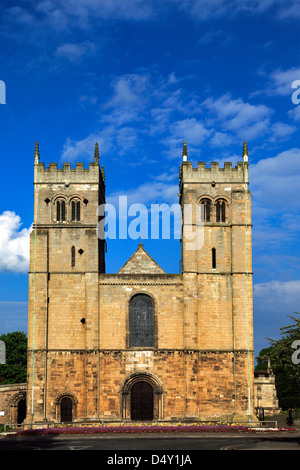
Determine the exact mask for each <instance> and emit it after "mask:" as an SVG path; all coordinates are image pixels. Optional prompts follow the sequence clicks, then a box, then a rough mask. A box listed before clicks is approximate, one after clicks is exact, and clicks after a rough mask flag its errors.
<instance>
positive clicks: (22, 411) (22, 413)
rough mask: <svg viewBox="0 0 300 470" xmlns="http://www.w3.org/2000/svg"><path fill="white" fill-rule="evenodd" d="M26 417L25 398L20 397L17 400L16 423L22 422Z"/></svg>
mask: <svg viewBox="0 0 300 470" xmlns="http://www.w3.org/2000/svg"><path fill="white" fill-rule="evenodd" d="M25 418H26V398H21V400H19V402H18V412H17V424H21V423H23V421H24V419H25Z"/></svg>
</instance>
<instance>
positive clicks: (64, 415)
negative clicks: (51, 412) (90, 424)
mask: <svg viewBox="0 0 300 470" xmlns="http://www.w3.org/2000/svg"><path fill="white" fill-rule="evenodd" d="M72 404H73V403H72V399H71V398H70V397H64V398H62V400H61V402H60V420H61V422H62V423H71V422H72Z"/></svg>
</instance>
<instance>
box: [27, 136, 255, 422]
mask: <svg viewBox="0 0 300 470" xmlns="http://www.w3.org/2000/svg"><path fill="white" fill-rule="evenodd" d="M179 166H180V168H179V195H178V197H179V204H180V207H181V209H182V218H181V220H182V235H181V272H180V273H177V274H167V273H166V272H164V270H163V269H162V268H161V267H160V266H159V265H158V264H157V263H156V262H155V261H154V260H153V259H152V258H151V256H150V254H148V253H147V252H146V251H145V249H144V247H143V245H142V244H139V246H138V247H137V250H136V251H135V253H133V255H132V256H131V258H130V259H129V260H128V261H127V263H125V265H124V266H123V267H120V270H119V271H118V272H117V273H115V274H110V273H106V272H105V251H106V250H105V240H104V239H103V238H104V237H101V236H99V233H98V227H99V215H98V213H97V208H98V207H99V206H100V205H102V204H105V177H104V169H103V167H102V168H100V165H99V150H98V145H97V144H96V146H95V155H94V161H93V162H91V163H90V164H89V167H88V169H86V168H84V166H83V164H82V163H77V164H76V168H71V166H70V164H69V163H64V164H63V167H62V168H61V169H59V168H58V167H57V164H56V163H50V164H49V166H48V167H47V168H45V166H44V163H42V162H40V155H39V149H38V144H36V149H35V162H34V189H35V191H34V225H33V230H32V233H31V241H30V272H29V314H28V380H27V393H26V396H27V417H26V423H28V424H29V423H31V424H33V423H34V424H42V423H46V422H85V423H86V422H97V421H117V422H118V421H144V420H156V421H173V420H176V421H178V420H197V421H207V420H215V421H217V420H222V419H227V420H230V421H248V420H249V419H250V418H251V417H252V416H254V408H253V407H254V392H253V390H254V385H253V382H254V358H253V308H252V266H251V255H252V248H251V231H252V225H251V195H250V191H249V187H248V186H249V178H248V151H247V146H246V144H244V150H243V157H242V161H241V162H239V163H238V164H237V166H235V167H233V166H232V164H231V163H225V164H224V168H219V165H218V163H211V166H210V167H209V168H207V167H206V165H205V163H204V162H198V166H197V167H196V168H193V165H192V162H190V161H188V155H187V148H186V143H184V146H183V155H182V161H181V162H180V165H179ZM187 206H188V207H192V209H193V210H192V217H188V216H187V215H186V212H185V210H184V208H185V207H187ZM197 208H200V209H201V210H200V213H201V219H200V223H199V219H198V218H197V216H195V214H197ZM197 230H199V231H200V232H201V237H200V238H199V240H200V243H196V244H195V243H194V244H193V243H191V233H197ZM200 232H199V233H200ZM199 240H198V241H199ZM124 243H126V241H124Z"/></svg>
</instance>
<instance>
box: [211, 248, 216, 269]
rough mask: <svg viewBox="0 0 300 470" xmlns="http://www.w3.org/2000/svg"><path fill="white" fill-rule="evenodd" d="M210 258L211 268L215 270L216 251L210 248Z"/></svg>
mask: <svg viewBox="0 0 300 470" xmlns="http://www.w3.org/2000/svg"><path fill="white" fill-rule="evenodd" d="M211 258H212V260H211V261H212V268H213V269H216V267H217V257H216V249H215V248H212V250H211Z"/></svg>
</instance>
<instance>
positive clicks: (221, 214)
mask: <svg viewBox="0 0 300 470" xmlns="http://www.w3.org/2000/svg"><path fill="white" fill-rule="evenodd" d="M216 222H226V201H225V200H224V199H218V200H217V201H216Z"/></svg>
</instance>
